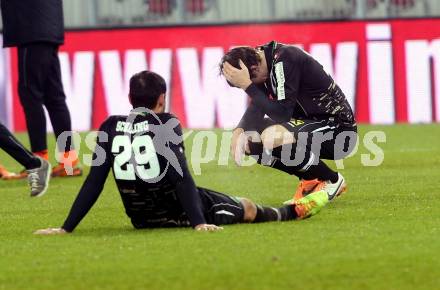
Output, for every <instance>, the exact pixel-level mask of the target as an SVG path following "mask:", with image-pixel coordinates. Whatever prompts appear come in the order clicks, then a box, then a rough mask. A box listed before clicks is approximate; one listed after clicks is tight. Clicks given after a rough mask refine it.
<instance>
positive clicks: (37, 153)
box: [34, 149, 49, 161]
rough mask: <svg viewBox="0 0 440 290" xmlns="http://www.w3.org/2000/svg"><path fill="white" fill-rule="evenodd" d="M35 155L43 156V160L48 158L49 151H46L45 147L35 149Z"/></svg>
mask: <svg viewBox="0 0 440 290" xmlns="http://www.w3.org/2000/svg"><path fill="white" fill-rule="evenodd" d="M34 154H35V155H37V156H39V157H41V158H43V159H44V160H46V161H47V160H49V152H48V151H47V149H44V150H41V151H37V152H34Z"/></svg>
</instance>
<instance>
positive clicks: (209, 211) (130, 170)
mask: <svg viewBox="0 0 440 290" xmlns="http://www.w3.org/2000/svg"><path fill="white" fill-rule="evenodd" d="M165 93H166V84H165V81H164V79H163V78H162V77H161V76H159V75H158V74H156V73H153V72H150V71H142V72H140V73H137V74H135V75H134V76H132V77H131V79H130V89H129V99H130V102H131V104H132V105H133V108H134V109H133V110H132V111H131V112H130V114H129V115H128V116H110V117H109V118H108V119H107V120H106V121H105V122H104V123H103V124H102V125H101V127H100V133H99V134H98V138H97V139H98V140H97V145H96V148H95V151H94V154H93V164H92V167H91V169H90V173H89V175H88V177H87V179H86V180H85V182H84V184H83V186H82V188H81V190H80V192H79V194H78V196H77V197H76V200H75V201H74V203H73V206H72V208H71V210H70V213H69V215H68V217H67V219H66V220H65V222H64V224H63V226H62V227H61V228H48V229H42V230H38V231H36V232H35V233H36V234H64V233H70V232H72V231H73V230H74V229H75V228H76V226H77V225H78V224H79V222H80V221H81V220H82V219H83V217H84V216H85V215H86V214H87V212H88V211H89V210H90V208H91V207H92V206H93V204H94V203H95V201H96V200H97V198H98V197H99V195H100V193H101V191H102V189H103V187H104V183H105V181H106V179H107V175H108V173H109V171H110V169H112V170H113V177H114V179H115V181H116V184H117V187H118V190H119V193H120V195H121V197H122V202H123V204H124V207H125V211H126V214H127V215H128V217H129V218H130V219H131V223H132V224H133V226H134V227H135V228H136V229H142V228H156V227H175V226H192V227H193V228H194V229H196V230H201V231H214V230H219V229H222V228H221V227H219V225H224V224H233V223H242V222H269V221H286V220H294V219H303V218H306V217H309V216H311V215H314V214H316V213H317V212H318V211H319V210H320V209H321V208H322V207H323V206H324V205H325V204H326V203H327V202H328V197H327V194H326V193H325V192H324V191H318V192H315V193H313V194H310V195H308V196H306V197H304V198H302V199H299V200H298V201H296V202H294V203H292V204H290V205H285V206H282V207H280V208H272V207H266V206H260V205H256V204H255V203H254V202H252V201H250V200H249V199H246V198H236V197H232V196H228V195H226V194H223V193H219V192H216V191H213V190H209V189H205V188H200V187H196V185H195V184H194V180H193V178H192V176H191V173H190V171H189V170H188V166H187V162H186V158H185V154H184V146H183V140H182V129H181V127H180V123H179V121H178V120H177V119H176V118H175V117H174V116H173V115H171V114H169V113H164V108H165Z"/></svg>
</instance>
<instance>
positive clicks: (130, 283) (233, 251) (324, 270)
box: [0, 125, 440, 290]
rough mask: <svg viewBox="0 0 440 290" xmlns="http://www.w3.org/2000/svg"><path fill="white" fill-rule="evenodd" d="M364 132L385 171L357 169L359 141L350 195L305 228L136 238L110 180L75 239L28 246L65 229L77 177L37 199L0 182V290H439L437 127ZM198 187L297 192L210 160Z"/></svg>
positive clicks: (238, 228)
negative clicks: (376, 134)
mask: <svg viewBox="0 0 440 290" xmlns="http://www.w3.org/2000/svg"><path fill="white" fill-rule="evenodd" d="M370 130H383V131H384V132H385V133H386V137H387V142H386V143H380V144H379V145H380V147H382V148H383V150H384V154H385V155H384V162H383V164H382V165H381V166H379V167H365V166H363V165H362V164H361V154H362V153H365V152H367V151H366V150H365V148H364V146H363V145H362V143H361V145H360V150H359V152H358V153H357V154H356V155H355V156H353V157H351V158H349V159H348V160H346V161H345V163H344V164H345V169H344V170H341V172H342V173H343V174H344V176H345V178H346V179H347V181H348V186H349V191H348V192H347V193H346V194H345V195H343V196H342V197H340V198H338V199H337V200H335V202H332V203H331V204H329V205H328V206H327V207H326V208H325V209H324V210H323V211H322V212H321V213H320V214H318V215H317V216H315V217H313V218H311V219H308V220H305V221H300V222H297V221H295V222H284V223H269V224H245V225H233V226H226V227H225V229H224V231H222V232H217V233H199V232H195V231H192V230H190V229H157V230H142V231H137V230H134V229H133V228H132V227H131V224H130V222H129V220H128V218H127V217H126V216H125V214H124V210H123V206H122V203H121V200H120V197H119V194H118V193H117V190H116V187H115V184H114V182H113V180H111V179H109V180H108V182H107V184H106V186H105V189H104V192H103V193H102V195H101V197H100V198H99V199H98V201H97V203H96V205H95V206H94V208H93V209H92V210H91V211H90V213H89V214H88V216H86V218H85V219H84V220H83V222H82V223H81V224H80V225H79V227H78V228H77V230H76V231H75V233H74V234H71V235H67V236H34V235H32V232H33V231H34V230H36V229H39V228H45V227H57V226H60V225H61V224H62V222H63V221H64V218H65V217H66V214H67V212H68V210H69V209H70V206H71V204H72V201H73V200H74V198H75V196H76V194H77V192H78V190H79V188H80V186H81V184H82V181H83V180H84V177H81V178H68V179H53V180H52V183H51V187H50V189H49V191H48V193H46V195H45V196H43V197H41V198H34V199H31V198H30V197H29V196H28V187H27V185H26V183H25V181H0V212H1V214H0V220H1V223H0V289H7V290H12V289H45V290H49V289H210V290H215V289H271V290H272V289H289V290H292V289H301V290H305V289H325V290H331V289H375V290H377V289H387V290H390V289H398V290H404V289H439V288H440V187H439V177H440V169H439V168H440V126H439V125H416V126H408V125H396V126H380V127H377V126H375V127H373V126H361V127H360V135H361V137H362V136H363V135H364V134H365V133H366V132H367V131H370ZM217 133H219V131H217ZM19 138H20V139H21V140H22V141H23V142H24V143H25V144H28V142H27V136H26V135H19ZM49 140H50V141H51V151H52V152H53V138H52V137H50V138H49ZM83 147H84V146H83ZM187 147H188V148H190V147H191V140H189V142H188V144H187ZM0 161H1V163H3V164H4V165H6V166H7V167H8V168H9V169H11V170H15V171H19V170H20V169H21V168H20V166H18V165H17V164H16V163H15V162H14V161H13V160H12V159H10V158H9V157H7V156H6V155H5V153H4V152H0ZM330 164H332V166H334V162H332V163H330ZM86 171H88V170H87V169H86ZM195 180H196V182H197V184H198V185H200V186H204V187H209V188H212V189H215V190H218V191H222V192H226V193H231V194H235V195H240V196H246V197H250V198H252V199H253V200H255V201H257V202H259V203H264V204H269V205H273V206H276V205H279V204H280V203H281V202H282V201H284V200H286V199H287V198H289V197H290V196H291V194H292V193H293V191H294V189H295V187H296V185H297V181H296V179H294V178H292V177H290V176H288V175H285V174H282V173H279V172H277V171H275V170H271V169H269V168H262V167H260V166H258V165H257V166H253V167H248V168H238V167H236V166H235V165H233V164H232V163H230V165H229V166H218V165H217V163H216V162H210V163H208V164H205V165H203V166H202V175H200V176H196V177H195Z"/></svg>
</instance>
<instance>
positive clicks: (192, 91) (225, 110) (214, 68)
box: [177, 47, 246, 128]
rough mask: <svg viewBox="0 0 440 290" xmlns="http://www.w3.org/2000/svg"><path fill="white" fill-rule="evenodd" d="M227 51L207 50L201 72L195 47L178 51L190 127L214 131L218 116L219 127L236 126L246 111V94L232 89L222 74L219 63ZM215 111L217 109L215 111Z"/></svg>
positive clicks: (216, 48)
mask: <svg viewBox="0 0 440 290" xmlns="http://www.w3.org/2000/svg"><path fill="white" fill-rule="evenodd" d="M223 54H224V51H223V49H222V48H219V47H212V48H205V49H204V50H203V54H202V71H201V72H200V65H199V61H198V55H197V50H196V49H195V48H179V49H177V60H178V67H179V75H180V79H181V83H182V93H183V98H184V103H185V113H186V119H187V125H188V127H189V128H212V127H214V126H215V118H216V116H217V117H218V125H219V127H224V128H230V127H233V126H235V125H236V124H237V123H238V121H239V120H240V118H241V116H242V114H243V113H244V111H245V110H246V95H245V93H244V92H242V91H241V90H239V89H236V88H230V87H229V86H228V85H227V83H226V82H225V80H224V79H223V77H221V76H220V75H219V71H218V63H219V60H220V59H221V58H222V56H223ZM216 109H218V110H217V111H216Z"/></svg>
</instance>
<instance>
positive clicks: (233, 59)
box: [220, 46, 261, 79]
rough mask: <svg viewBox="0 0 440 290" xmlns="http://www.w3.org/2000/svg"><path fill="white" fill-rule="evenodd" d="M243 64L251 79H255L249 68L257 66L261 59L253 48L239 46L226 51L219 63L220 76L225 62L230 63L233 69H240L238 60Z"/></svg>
mask: <svg viewBox="0 0 440 290" xmlns="http://www.w3.org/2000/svg"><path fill="white" fill-rule="evenodd" d="M240 59H241V61H242V62H243V63H244V65H245V66H246V67H247V69H248V70H249V74H250V77H251V79H252V78H254V77H255V73H254V72H253V71H252V69H251V66H253V65H258V64H259V63H260V61H261V57H260V56H259V55H258V52H257V50H256V49H255V48H253V47H250V46H240V47H235V48H233V49H231V50H230V51H228V52H227V53H226V54H225V55H224V56H223V57H222V60H221V62H220V74H222V69H223V64H224V63H225V61H227V62H228V63H230V64H231V65H232V66H233V67H235V68H238V69H240V63H239V60H240Z"/></svg>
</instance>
